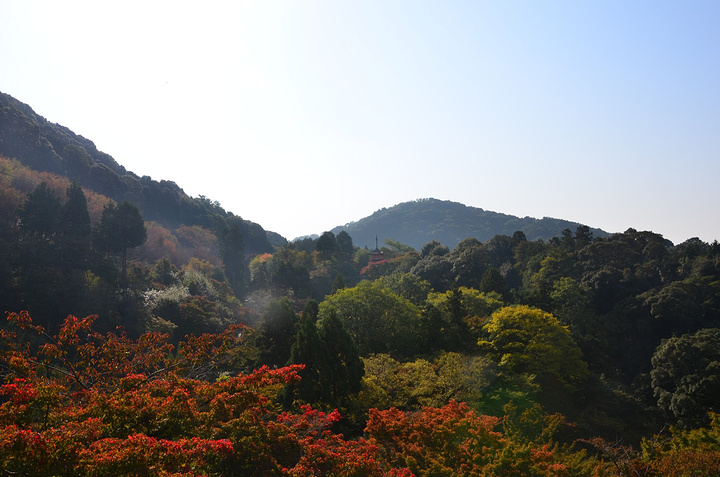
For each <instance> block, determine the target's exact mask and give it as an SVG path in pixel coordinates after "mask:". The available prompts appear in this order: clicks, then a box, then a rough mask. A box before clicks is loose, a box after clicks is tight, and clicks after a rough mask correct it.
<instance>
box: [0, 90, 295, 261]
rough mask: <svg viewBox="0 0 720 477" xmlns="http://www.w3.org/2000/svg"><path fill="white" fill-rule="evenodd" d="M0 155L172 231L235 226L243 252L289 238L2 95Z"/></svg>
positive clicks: (266, 247) (259, 250) (268, 248)
mask: <svg viewBox="0 0 720 477" xmlns="http://www.w3.org/2000/svg"><path fill="white" fill-rule="evenodd" d="M0 156H5V157H7V158H10V159H16V160H18V161H19V162H20V163H21V164H22V165H24V166H27V167H29V168H31V169H33V170H36V171H41V172H52V173H55V174H58V175H60V176H63V177H67V178H68V179H70V180H73V181H77V182H79V183H80V185H82V186H83V187H85V188H86V189H90V190H93V191H95V192H97V193H99V194H102V195H105V196H107V197H109V198H111V199H113V200H115V201H118V202H120V201H124V200H127V201H129V202H132V203H134V204H135V205H136V206H137V207H138V208H139V209H140V211H141V212H142V214H143V218H144V219H145V220H147V221H154V222H157V223H160V224H162V225H165V226H169V227H178V226H200V227H204V228H208V229H210V230H213V231H217V230H218V229H221V228H223V227H224V226H226V225H227V224H228V222H229V221H230V222H237V223H238V225H239V227H240V229H241V232H242V234H243V239H244V245H245V252H246V253H248V254H254V253H263V252H269V251H272V250H273V246H274V245H282V244H283V243H285V242H286V241H285V239H284V238H282V237H281V236H279V235H278V234H275V233H268V232H266V231H265V230H264V229H263V228H262V227H261V226H260V225H258V224H256V223H253V222H250V221H247V220H243V219H241V218H240V217H237V216H235V215H233V214H232V213H230V212H227V211H225V210H224V209H223V208H222V207H220V204H218V203H217V202H213V201H211V200H209V199H207V198H206V197H202V196H201V197H199V198H192V197H190V196H188V195H187V194H186V193H185V192H184V191H183V190H182V189H181V188H180V187H179V186H178V185H177V184H175V183H174V182H172V181H164V180H161V181H156V180H153V179H152V178H151V177H149V176H142V177H139V176H137V175H136V174H134V173H133V172H131V171H128V170H126V169H125V168H124V167H123V166H121V165H120V164H118V163H117V162H116V161H115V159H113V157H112V156H110V155H109V154H106V153H104V152H102V151H99V150H98V149H97V148H96V147H95V144H94V143H93V142H92V141H90V140H89V139H86V138H84V137H82V136H79V135H77V134H75V133H74V132H73V131H71V130H69V129H68V128H66V127H64V126H61V125H59V124H55V123H51V122H49V121H48V120H47V119H45V118H44V117H42V116H40V115H38V114H36V113H35V111H33V109H32V108H31V107H30V106H28V105H27V104H24V103H22V102H20V101H18V100H17V99H15V98H13V97H12V96H10V95H8V94H5V93H2V92H0Z"/></svg>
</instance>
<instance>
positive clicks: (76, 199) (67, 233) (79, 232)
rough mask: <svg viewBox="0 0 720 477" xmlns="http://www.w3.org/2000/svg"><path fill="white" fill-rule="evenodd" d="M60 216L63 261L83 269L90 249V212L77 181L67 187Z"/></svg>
mask: <svg viewBox="0 0 720 477" xmlns="http://www.w3.org/2000/svg"><path fill="white" fill-rule="evenodd" d="M61 217H62V218H61V222H60V230H61V231H62V243H61V253H62V256H63V263H64V265H65V267H66V268H68V267H70V268H81V269H85V268H86V262H87V259H88V258H89V254H90V250H91V227H90V214H89V213H88V208H87V199H86V198H85V193H84V192H83V190H82V187H80V184H78V183H77V182H73V183H72V184H71V185H70V187H68V189H67V201H66V202H65V204H64V205H63V207H62V210H61Z"/></svg>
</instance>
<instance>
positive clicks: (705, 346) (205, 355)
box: [0, 96, 720, 477]
mask: <svg viewBox="0 0 720 477" xmlns="http://www.w3.org/2000/svg"><path fill="white" fill-rule="evenodd" d="M1 99H2V100H3V101H4V102H3V103H2V109H0V141H1V142H2V143H1V144H0V151H1V152H0V301H2V303H1V304H2V306H3V309H4V310H8V312H7V313H6V315H7V316H6V320H3V322H2V323H1V324H0V469H2V470H4V471H5V472H6V473H17V474H22V473H26V472H27V471H28V469H31V470H32V472H33V475H48V476H49V475H116V474H118V473H120V474H123V475H140V474H142V475H149V474H153V475H154V474H156V473H158V472H159V473H162V474H163V475H165V474H169V473H171V472H177V471H178V470H181V471H187V472H190V471H191V470H192V472H193V473H198V472H204V473H206V474H208V475H293V476H305V475H339V476H350V475H373V476H375V475H377V476H395V477H410V476H413V475H416V476H425V475H440V474H442V475H456V474H457V469H466V470H467V472H466V473H467V474H468V475H488V476H502V475H536V476H545V477H551V476H552V477H556V476H558V475H566V476H582V477H597V476H600V475H607V476H623V477H625V476H631V475H632V476H637V475H645V476H660V475H662V476H678V477H679V476H685V475H717V473H718V472H717V470H718V469H720V372H718V370H720V358H719V357H720V244H718V242H717V241H715V242H713V243H704V242H702V241H701V240H699V239H697V238H695V239H690V240H688V241H686V242H684V243H682V244H678V245H673V244H672V243H671V242H670V241H669V240H667V239H665V238H663V237H662V235H659V234H655V233H653V232H649V231H637V230H634V229H628V230H626V231H625V232H622V233H616V234H612V235H609V236H606V234H605V233H604V232H602V231H599V230H597V229H590V228H589V227H587V226H582V225H577V226H576V227H574V226H575V225H576V224H573V223H571V222H567V221H555V222H552V221H553V220H555V219H542V220H540V221H538V222H527V223H525V222H522V220H524V219H518V218H517V217H512V216H507V215H504V214H497V213H494V212H485V211H482V210H481V209H474V208H470V207H465V206H463V205H462V204H457V203H452V202H447V201H439V200H435V199H423V200H418V201H415V202H410V203H406V204H400V205H398V206H395V207H392V208H390V209H383V210H381V211H378V212H377V213H376V214H373V216H377V217H378V222H377V223H376V224H373V223H372V221H371V224H370V226H369V227H368V233H369V234H371V235H370V236H369V237H370V238H367V237H366V238H362V235H358V237H360V238H356V239H355V240H356V242H357V243H354V237H352V236H351V235H350V233H348V229H349V230H352V229H350V227H344V228H343V229H344V230H341V231H339V232H337V233H334V232H331V231H326V232H324V233H322V235H320V236H319V237H317V238H309V237H308V238H305V239H302V240H296V241H293V242H291V243H288V242H287V241H283V239H281V238H280V237H278V239H279V240H280V242H281V243H280V244H279V245H275V247H270V245H269V244H268V243H267V239H265V240H264V241H263V240H257V241H255V238H257V236H255V238H254V237H253V235H252V231H257V232H258V234H262V236H263V237H265V236H266V233H265V232H264V230H262V228H261V227H260V226H257V227H256V228H253V226H250V225H248V223H247V222H244V221H242V219H240V218H239V217H235V216H233V215H232V214H229V213H226V212H225V211H224V210H222V209H221V208H220V207H219V205H218V204H214V203H211V202H210V201H209V200H207V199H204V198H201V199H190V198H188V197H187V196H185V195H184V194H183V193H182V191H181V190H180V189H179V188H178V187H177V186H175V185H174V184H172V183H163V182H162V181H161V182H160V183H157V182H155V181H152V180H151V179H150V178H140V179H138V178H137V177H136V176H134V175H133V174H132V173H129V172H127V171H125V169H123V168H122V167H121V166H119V165H118V164H116V163H115V162H114V161H113V160H112V158H110V157H109V156H106V155H103V153H100V152H98V151H96V150H95V149H94V145H92V143H90V142H89V141H87V140H85V139H84V138H81V137H79V136H75V135H74V134H73V133H71V132H70V131H68V130H66V129H64V128H62V127H60V126H57V125H52V124H49V123H47V121H45V120H44V119H42V118H39V117H38V116H36V115H34V113H32V110H30V108H29V107H27V106H25V105H22V104H21V103H18V102H16V101H14V100H12V98H9V97H7V96H2V97H1ZM58 151H61V152H62V154H60V153H58ZM6 154H8V155H10V154H12V157H5V155H6ZM93 155H95V156H96V157H95V156H93ZM18 156H22V157H24V160H22V161H21V160H20V159H17V157H18ZM31 165H32V166H33V167H31ZM41 166H42V167H44V169H42V170H39V169H40V168H41ZM71 179H73V180H71ZM82 181H85V182H82ZM136 182H137V183H138V184H140V186H141V187H135V188H133V187H131V185H132V184H135V183H136ZM81 184H84V185H81ZM163 184H165V185H164V186H163ZM114 186H117V187H114ZM94 187H95V188H98V189H102V188H103V187H105V189H102V190H107V191H108V192H107V193H108V194H116V195H114V196H113V195H108V196H106V195H103V194H101V193H98V192H96V189H95V188H94ZM163 187H164V188H163ZM158 190H160V194H159V195H157V194H156V193H157V191H158ZM156 199H157V200H156ZM163 200H164V202H163ZM134 203H135V204H139V205H140V206H142V207H143V208H144V210H145V211H146V213H147V214H149V220H148V217H142V216H141V214H140V210H139V209H138V207H137V206H135V205H133V204H134ZM478 211H480V212H478ZM152 214H157V215H152ZM164 214H168V217H165V215H164ZM173 214H175V215H173ZM371 217H372V216H371ZM388 217H391V218H392V220H394V221H396V222H397V223H400V224H401V225H402V227H400V228H399V229H397V230H404V229H405V228H410V229H411V228H412V227H415V232H416V235H418V236H419V235H420V234H419V233H418V231H424V230H425V229H431V230H434V231H435V232H433V233H435V235H431V236H426V237H425V238H419V239H418V238H417V237H416V238H412V237H405V236H402V235H396V234H395V233H393V235H390V232H388V236H387V237H383V238H382V240H383V242H384V243H383V245H382V246H380V252H381V253H379V254H378V253H374V251H373V252H371V251H370V250H368V249H367V248H365V246H366V245H369V246H374V238H375V235H379V236H381V234H383V231H384V230H392V229H391V228H388V229H380V225H382V224H386V222H387V221H388V220H387V219H388ZM478 217H480V218H478ZM381 219H382V220H381ZM364 220H365V219H364ZM531 220H537V219H531ZM543 220H546V222H545V224H546V225H547V224H549V223H550V224H552V227H558V229H555V230H551V231H550V232H548V233H549V234H550V235H548V236H549V237H550V238H548V239H547V240H545V239H539V238H537V237H541V236H543V235H539V234H541V232H538V231H537V230H540V229H541V228H542V227H539V225H538V224H539V223H541V222H542V221H543ZM383 221H384V222H383ZM548 221H549V222H548ZM349 225H352V224H349ZM464 225H467V226H468V227H471V228H467V229H466V228H463V226H464ZM421 226H422V227H425V229H423V228H421ZM533 226H538V229H537V230H536V229H535V228H533ZM376 227H377V228H376ZM472 227H474V228H472ZM483 227H485V228H483ZM494 227H500V228H498V229H494ZM502 227H506V228H504V229H503V228H502ZM552 227H550V228H552ZM560 227H562V229H559V228H560ZM573 228H574V230H573ZM248 230H249V232H248ZM498 230H505V231H506V232H505V233H499V232H498ZM448 231H454V232H455V235H454V236H453V235H452V234H449V233H448ZM441 232H442V233H443V234H445V235H442V234H441ZM353 233H358V232H355V231H354V232H353ZM423 233H425V232H423ZM483 233H489V234H493V233H494V235H493V236H492V237H489V236H485V235H482V234H483ZM246 234H247V235H246ZM465 234H469V236H467V237H463V238H462V240H460V241H459V242H457V243H456V244H453V243H454V241H455V240H456V239H457V238H458V237H461V236H463V235H465ZM429 237H434V238H432V239H430V238H429ZM415 240H420V241H415ZM422 240H427V242H426V243H424V244H422ZM368 241H370V243H368ZM403 241H404V242H403ZM257 244H260V245H261V247H260V248H259V249H260V250H262V247H265V249H266V250H269V251H268V252H266V253H258V252H257V250H258V247H257ZM408 244H410V245H412V246H413V247H417V250H416V249H414V248H413V247H411V246H410V245H408ZM419 244H421V245H422V246H421V247H420V245H419ZM450 245H452V248H451V247H450ZM82 317H85V318H82ZM123 330H124V331H123ZM281 410H282V412H281ZM321 410H323V411H326V412H327V411H330V410H334V411H332V412H330V413H329V414H325V413H324V412H322V411H321ZM670 426H674V427H670ZM667 429H671V431H670V432H669V433H668V432H667ZM336 432H337V433H336ZM209 436H212V438H209ZM627 444H632V446H634V449H633V447H630V446H628V445H627ZM263 466H265V467H263ZM151 469H152V470H151ZM641 471H642V472H641Z"/></svg>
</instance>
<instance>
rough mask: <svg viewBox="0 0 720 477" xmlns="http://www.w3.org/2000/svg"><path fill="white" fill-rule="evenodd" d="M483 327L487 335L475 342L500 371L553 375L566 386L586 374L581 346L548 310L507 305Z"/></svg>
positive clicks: (584, 376) (578, 380)
mask: <svg viewBox="0 0 720 477" xmlns="http://www.w3.org/2000/svg"><path fill="white" fill-rule="evenodd" d="M483 328H484V331H485V333H486V336H485V337H484V338H483V339H480V340H479V341H478V345H479V346H480V348H481V349H482V350H484V351H486V352H488V353H489V354H490V356H492V357H493V358H495V359H496V360H497V361H498V363H499V365H500V369H501V370H503V371H507V372H509V373H526V374H531V375H536V376H542V377H552V378H555V379H556V380H558V381H559V382H561V383H563V384H565V385H567V386H569V387H573V386H574V385H576V384H578V383H580V382H582V381H583V380H584V379H585V378H586V377H587V375H588V371H587V364H586V363H585V362H584V361H583V359H582V352H581V351H580V348H578V347H577V345H576V344H575V343H574V342H573V340H572V338H571V337H570V333H569V331H568V329H567V328H566V327H564V326H562V325H561V324H560V322H559V321H558V319H557V318H555V317H554V316H553V315H552V314H550V313H547V312H545V311H543V310H540V309H538V308H531V307H529V306H526V305H513V306H506V307H503V308H501V309H499V310H497V311H496V312H494V313H493V314H492V315H491V316H490V320H489V321H488V322H487V323H486V324H485V326H484V327H483Z"/></svg>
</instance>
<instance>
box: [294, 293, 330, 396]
mask: <svg viewBox="0 0 720 477" xmlns="http://www.w3.org/2000/svg"><path fill="white" fill-rule="evenodd" d="M310 303H315V306H317V303H316V302H312V301H311V302H310ZM310 303H308V305H306V307H305V310H304V311H303V314H302V318H301V319H300V328H299V329H298V332H297V334H296V335H295V341H294V342H293V344H292V347H291V348H290V359H289V360H288V365H292V364H302V365H304V366H305V368H304V369H302V370H301V371H299V372H298V375H299V376H300V382H299V383H295V384H291V385H290V386H289V387H288V393H289V395H290V396H293V397H295V398H297V399H300V400H301V401H304V402H306V403H310V404H317V403H319V402H320V401H324V400H326V399H327V396H326V392H325V391H326V389H325V388H324V386H326V385H327V384H329V383H328V381H329V379H328V373H329V369H328V364H329V363H328V361H327V359H326V357H327V351H326V349H325V346H324V343H323V342H322V340H321V339H320V336H319V335H318V330H317V327H316V325H315V317H314V316H313V312H314V310H313V307H312V306H311V305H310ZM328 391H329V390H328Z"/></svg>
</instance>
